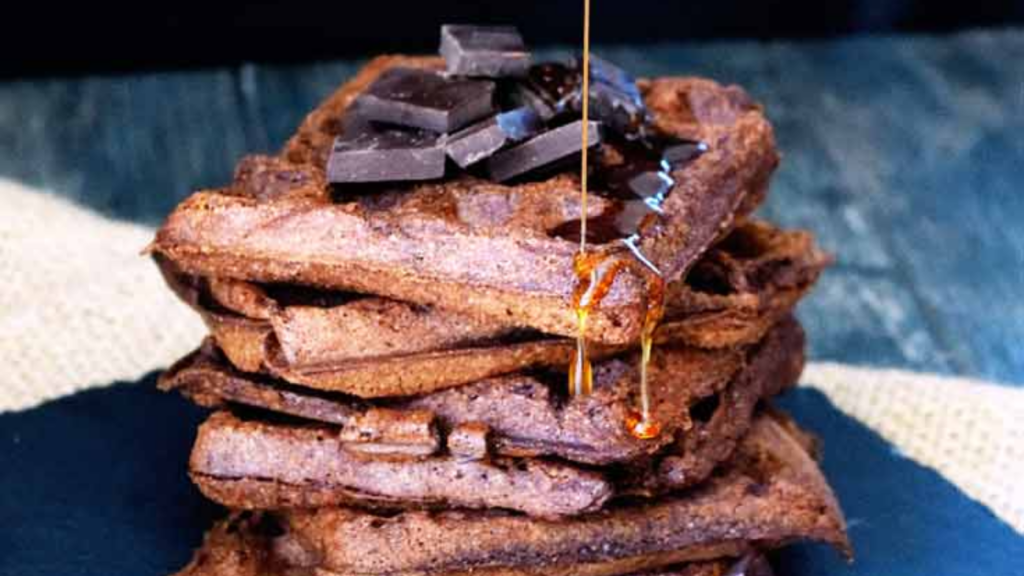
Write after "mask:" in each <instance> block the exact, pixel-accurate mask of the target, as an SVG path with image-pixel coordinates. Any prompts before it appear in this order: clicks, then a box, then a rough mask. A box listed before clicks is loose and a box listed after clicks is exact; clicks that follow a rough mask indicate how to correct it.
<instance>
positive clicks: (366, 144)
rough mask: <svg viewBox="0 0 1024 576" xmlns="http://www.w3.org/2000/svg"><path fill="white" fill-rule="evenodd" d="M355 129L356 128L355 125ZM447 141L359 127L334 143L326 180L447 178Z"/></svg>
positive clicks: (427, 135) (416, 133)
mask: <svg viewBox="0 0 1024 576" xmlns="http://www.w3.org/2000/svg"><path fill="white" fill-rule="evenodd" d="M353 126H355V125H353ZM444 163H445V155H444V138H443V137H438V136H437V135H436V134H432V133H430V132H423V131H421V130H399V129H395V128H374V127H371V126H369V125H362V126H360V129H359V130H354V129H351V130H346V131H345V132H344V133H343V134H342V135H341V136H338V137H337V138H336V139H335V141H334V149H333V150H331V157H330V158H329V159H328V161H327V180H328V182H331V183H344V182H388V181H403V180H432V179H434V178H440V177H442V176H444Z"/></svg>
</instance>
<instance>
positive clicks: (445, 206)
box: [151, 57, 778, 344]
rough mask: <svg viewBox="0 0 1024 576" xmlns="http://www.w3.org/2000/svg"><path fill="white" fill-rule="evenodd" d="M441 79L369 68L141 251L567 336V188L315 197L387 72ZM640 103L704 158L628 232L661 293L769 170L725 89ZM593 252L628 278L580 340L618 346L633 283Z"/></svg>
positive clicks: (754, 117) (221, 271) (602, 202)
mask: <svg viewBox="0 0 1024 576" xmlns="http://www.w3.org/2000/svg"><path fill="white" fill-rule="evenodd" d="M440 66H441V61H440V60H439V59H436V58H408V57H381V58H378V59H375V60H374V61H372V62H371V63H370V64H368V65H367V66H366V68H364V70H363V71H362V72H360V73H359V74H358V75H357V76H356V77H355V78H354V79H353V80H352V81H350V82H349V83H347V84H346V85H345V86H343V87H342V88H340V89H339V90H338V91H337V92H336V93H335V94H333V95H332V96H330V97H329V98H328V99H327V100H326V101H325V102H324V103H323V104H322V105H321V106H320V107H319V108H318V109H317V110H315V111H314V112H313V113H312V114H311V115H310V116H309V117H308V118H307V119H306V121H305V122H304V123H303V124H302V126H301V128H300V129H299V131H298V133H297V134H296V135H295V136H294V137H293V138H292V140H290V141H289V143H288V145H287V146H286V147H285V150H284V151H283V153H282V155H281V156H280V157H276V158H264V159H255V160H251V161H250V162H249V163H248V164H246V163H243V165H242V167H241V169H240V171H239V174H238V176H237V178H236V179H235V182H234V183H233V184H232V185H231V186H230V187H228V188H227V189H222V190H216V191H202V192H198V193H196V194H194V195H193V196H192V197H190V198H189V199H187V200H186V201H185V202H183V203H182V204H181V205H179V206H178V208H177V209H176V210H175V211H174V212H173V213H172V214H171V215H170V217H169V218H168V219H167V221H166V222H165V224H164V225H163V227H162V228H161V229H160V230H159V232H158V234H157V237H156V239H155V241H154V242H153V244H152V246H151V249H152V251H153V252H155V253H157V254H160V255H163V256H164V257H166V258H168V259H169V260H171V261H173V262H174V263H175V264H176V265H177V266H179V267H180V268H181V269H182V270H184V271H186V272H188V273H191V274H196V275H200V276H206V277H223V278H235V279H242V280H250V281H257V282H279V283H280V282H284V283H294V284H301V285H308V286H315V287H319V288H326V289H332V290H342V291H344V290H349V291H355V292H361V293H372V294H378V295H381V296H386V297H389V298H393V299H396V300H400V301H405V302H412V303H416V304H422V305H435V306H439V307H441V308H443V309H446V310H451V311H456V312H462V313H465V314H468V315H470V316H481V317H489V318H492V319H497V320H499V321H505V322H508V321H511V322H512V323H514V324H515V325H517V326H525V327H531V328H534V329H536V330H538V331H540V332H544V333H549V334H560V335H564V336H572V335H574V334H575V332H576V318H575V315H574V313H573V311H572V292H573V287H574V285H575V275H574V272H573V257H574V255H575V253H576V245H575V243H574V242H573V241H571V240H569V239H566V238H565V237H561V236H559V235H558V232H559V231H560V230H566V229H568V230H572V229H574V222H575V221H576V220H578V219H579V218H580V216H581V212H580V205H579V201H578V198H579V194H578V190H579V182H578V178H577V176H575V175H573V174H572V173H568V172H565V173H558V174H556V175H554V176H551V177H549V178H547V179H543V180H540V181H532V182H523V183H520V184H514V185H503V184H496V183H494V182H491V181H486V180H482V179H480V178H478V177H476V176H473V175H472V174H469V173H466V174H462V175H459V176H457V177H454V178H452V179H448V180H445V181H441V182H433V183H422V184H395V183H391V184H386V185H382V186H379V187H377V188H375V189H374V193H373V194H370V195H366V194H355V195H352V193H353V191H354V190H352V189H346V188H345V187H342V188H341V189H339V190H337V191H333V192H332V188H331V187H330V186H328V185H327V183H326V179H325V174H324V166H325V165H326V161H327V157H328V155H329V153H330V150H331V142H332V141H333V140H334V139H335V137H336V136H338V135H339V134H343V133H344V130H346V129H351V126H352V123H348V128H346V121H345V120H346V112H347V111H348V108H349V105H350V104H351V103H352V102H353V100H354V99H355V98H356V97H357V96H359V95H360V94H361V93H362V92H364V90H365V89H366V88H367V86H369V85H370V84H372V83H373V81H374V80H375V79H377V78H378V77H379V76H380V75H381V74H382V73H383V72H385V71H387V70H391V69H395V68H429V69H435V68H439V67H440ZM641 90H642V92H643V96H644V100H645V101H646V103H647V106H648V108H649V110H650V113H651V116H652V118H653V126H655V127H657V129H659V130H660V131H662V132H663V133H665V134H667V135H669V136H672V137H676V138H683V139H688V140H690V141H699V142H701V143H703V144H704V145H705V146H706V151H705V152H703V153H702V154H700V155H699V156H698V157H696V158H695V159H693V160H692V161H690V162H688V163H687V164H686V165H685V166H683V167H681V168H679V169H677V170H675V171H673V172H672V174H671V176H672V177H673V178H674V181H675V182H676V185H675V187H674V188H673V189H672V190H671V192H670V193H669V194H667V195H666V196H665V200H664V203H663V205H661V207H660V210H661V212H662V217H660V218H658V219H655V220H652V221H649V222H647V224H646V225H645V226H644V227H642V229H640V230H638V232H637V233H638V237H637V241H636V245H637V247H638V248H639V249H641V250H642V251H643V253H644V254H645V255H646V257H647V258H648V259H649V260H650V262H651V263H652V264H653V265H655V266H656V267H657V269H658V270H659V271H660V272H661V275H662V276H663V277H664V278H665V279H666V280H668V281H675V280H678V279H680V278H681V277H682V276H683V275H684V274H685V273H686V272H687V271H689V269H690V268H691V267H692V266H693V265H694V263H695V262H696V261H697V260H698V259H699V257H700V256H701V254H703V252H704V251H705V250H706V249H707V248H708V247H709V246H710V245H711V244H712V243H713V242H714V241H715V240H717V239H719V238H721V237H723V236H724V235H725V234H726V233H727V232H728V230H729V229H731V227H732V225H733V224H734V222H735V220H736V219H737V218H738V217H740V216H742V215H744V214H746V213H749V211H750V210H752V209H753V208H754V207H755V206H756V204H757V203H758V202H759V201H760V199H761V198H762V197H763V196H764V193H765V190H766V187H767V184H768V178H769V176H770V174H771V172H772V171H773V170H774V168H775V166H776V164H777V162H778V156H777V154H776V151H775V145H774V140H773V136H772V130H771V127H770V125H769V124H768V122H767V120H765V118H764V116H763V114H762V112H761V109H760V107H759V106H758V105H756V104H755V103H754V102H753V101H752V100H751V99H750V98H749V97H748V96H747V95H746V94H745V93H744V92H743V91H742V90H740V89H739V88H736V87H723V86H720V85H718V84H716V83H714V82H712V81H709V80H704V79H697V78H662V79H655V80H651V81H648V82H644V83H642V85H641ZM602 146H603V147H604V149H605V152H606V153H605V154H604V158H605V160H604V162H606V163H609V164H612V165H614V164H616V163H617V162H618V163H622V162H623V161H624V160H623V159H624V158H628V154H627V153H626V152H624V151H623V149H622V147H621V146H619V147H617V145H616V144H615V143H613V142H611V141H609V142H607V143H605V144H602ZM346 190H347V191H346ZM339 194H340V196H339ZM591 200H592V201H591V202H590V204H589V205H588V217H589V218H592V219H593V220H594V221H595V222H599V221H600V220H601V217H602V215H606V216H608V215H613V214H614V213H615V212H616V211H617V210H621V209H622V205H621V202H619V201H617V200H615V199H613V198H602V197H600V196H597V197H594V198H591ZM595 250H599V251H604V252H607V253H608V258H621V259H626V260H628V261H629V263H630V264H631V265H630V266H629V267H628V268H627V269H626V270H624V271H623V272H622V273H620V274H618V275H617V276H616V278H615V279H614V281H613V282H612V284H611V286H610V289H609V292H608V294H607V296H606V297H605V298H604V300H603V301H602V303H601V306H600V307H599V308H598V309H596V310H595V311H594V314H593V316H592V318H591V320H590V328H589V331H588V337H589V338H590V339H592V340H594V341H596V342H603V343H610V344H631V343H633V342H635V341H636V340H637V338H638V337H639V335H640V330H641V326H642V324H643V317H644V311H645V308H646V299H647V290H646V286H647V279H646V277H645V274H643V273H641V272H639V271H638V270H637V269H636V267H635V266H633V265H632V263H634V258H633V256H632V253H631V252H630V251H629V250H628V249H627V248H626V247H624V246H623V245H622V244H621V243H619V242H617V241H616V242H612V243H610V244H608V245H605V246H601V245H597V246H595Z"/></svg>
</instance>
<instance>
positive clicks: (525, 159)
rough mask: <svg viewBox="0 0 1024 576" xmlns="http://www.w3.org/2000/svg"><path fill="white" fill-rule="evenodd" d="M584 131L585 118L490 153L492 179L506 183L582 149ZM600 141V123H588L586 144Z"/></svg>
mask: <svg viewBox="0 0 1024 576" xmlns="http://www.w3.org/2000/svg"><path fill="white" fill-rule="evenodd" d="M582 132H583V121H582V120H577V121H575V122H572V123H570V124H566V125H565V126H560V127H558V128H555V129H554V130H549V131H547V132H544V133H543V134H540V135H539V136H535V137H534V138H532V139H530V140H527V141H526V142H523V143H522V144H520V145H518V146H515V147H514V148H510V149H508V150H505V151H503V152H500V153H498V154H495V155H494V156H491V157H490V159H488V161H487V170H488V172H489V173H490V176H491V179H493V180H497V181H498V182H505V181H507V180H510V179H512V178H515V177H516V176H521V175H523V174H526V173H527V172H530V171H531V170H535V169H537V168H540V167H542V166H546V165H548V164H551V163H553V162H556V161H558V160H561V159H563V158H567V157H569V156H571V155H573V154H575V153H577V152H579V151H580V150H581V144H582ZM600 143H601V125H600V124H599V123H598V122H589V130H588V133H587V146H588V147H593V146H596V145H597V144H600Z"/></svg>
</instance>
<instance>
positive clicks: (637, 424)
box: [626, 268, 665, 440]
mask: <svg viewBox="0 0 1024 576" xmlns="http://www.w3.org/2000/svg"><path fill="white" fill-rule="evenodd" d="M650 270H651V272H653V275H650V276H649V277H648V287H647V313H646V314H645V315H644V326H643V329H642V331H641V333H640V410H639V411H638V412H634V413H632V414H630V416H629V418H628V419H627V420H626V426H627V428H629V431H630V432H631V433H632V434H633V436H635V437H637V438H639V439H641V440H649V439H651V438H655V437H657V436H658V434H660V433H661V424H660V423H659V422H658V421H657V420H656V419H655V418H654V415H653V414H652V412H651V391H650V380H649V378H648V368H649V366H650V363H651V348H652V346H653V344H654V331H655V329H656V328H657V327H658V324H659V323H660V322H661V317H662V316H663V315H664V312H665V281H664V280H662V278H661V275H660V274H658V273H657V271H656V270H655V269H654V268H651V269H650Z"/></svg>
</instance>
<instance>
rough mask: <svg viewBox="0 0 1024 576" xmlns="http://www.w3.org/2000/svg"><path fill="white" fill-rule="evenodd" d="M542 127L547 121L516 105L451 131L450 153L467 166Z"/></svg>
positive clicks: (532, 133)
mask: <svg viewBox="0 0 1024 576" xmlns="http://www.w3.org/2000/svg"><path fill="white" fill-rule="evenodd" d="M543 129H544V121H543V120H542V119H541V117H540V116H539V115H538V114H537V113H536V112H534V111H533V110H532V109H531V108H528V107H523V108H516V109H515V110H509V111H508V112H502V113H501V114H497V115H495V116H491V117H490V118H488V119H487V120H483V121H481V122H477V123H476V124H473V125H472V126H469V127H468V128H464V129H462V130H460V131H459V132H456V133H455V134H452V135H451V136H450V137H449V138H448V156H449V157H450V158H451V159H452V160H454V161H455V163H456V164H458V165H459V166H461V167H463V168H466V167H468V166H470V165H472V164H475V163H477V162H479V161H481V160H483V159H485V158H487V157H489V156H491V155H492V154H494V153H495V152H497V151H498V150H500V149H501V148H502V147H504V146H505V145H507V144H512V143H515V142H520V141H522V140H525V139H527V138H529V137H530V136H533V135H534V134H536V133H538V132H540V131H541V130H543Z"/></svg>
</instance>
